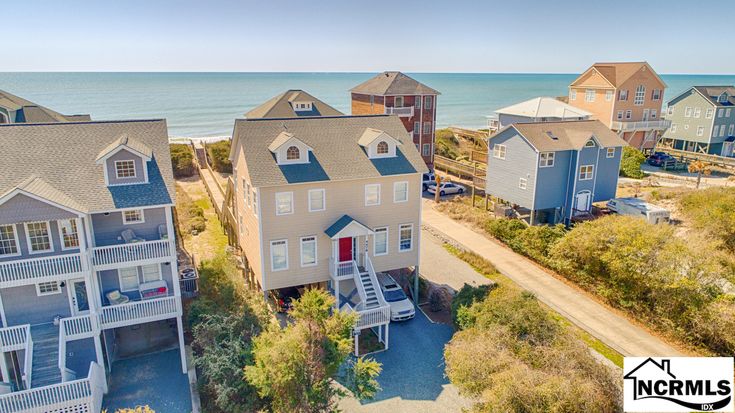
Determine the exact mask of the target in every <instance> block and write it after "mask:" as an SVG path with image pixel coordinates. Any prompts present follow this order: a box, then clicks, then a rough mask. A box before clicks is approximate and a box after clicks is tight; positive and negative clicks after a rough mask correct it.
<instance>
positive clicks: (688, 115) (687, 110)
mask: <svg viewBox="0 0 735 413" xmlns="http://www.w3.org/2000/svg"><path fill="white" fill-rule="evenodd" d="M684 117H685V118H691V117H692V108H691V107H690V106H687V107H685V108H684Z"/></svg>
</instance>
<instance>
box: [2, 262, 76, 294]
mask: <svg viewBox="0 0 735 413" xmlns="http://www.w3.org/2000/svg"><path fill="white" fill-rule="evenodd" d="M86 267H87V265H86V263H85V260H83V259H82V255H81V254H79V253H77V254H65V255H54V256H51V257H41V258H30V259H22V260H15V261H7V262H2V263H0V288H7V287H18V286H21V285H28V284H37V283H40V282H46V281H58V280H61V279H66V278H74V277H75V276H79V277H82V276H83V275H84V273H85V272H86V270H87V268H86Z"/></svg>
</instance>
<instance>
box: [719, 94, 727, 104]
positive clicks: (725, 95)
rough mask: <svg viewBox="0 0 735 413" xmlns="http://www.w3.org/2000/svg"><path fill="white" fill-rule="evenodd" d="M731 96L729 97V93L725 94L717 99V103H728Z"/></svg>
mask: <svg viewBox="0 0 735 413" xmlns="http://www.w3.org/2000/svg"><path fill="white" fill-rule="evenodd" d="M728 98H729V96H727V92H723V93H722V94H721V95H720V97H718V98H717V101H718V102H719V103H727V100H728Z"/></svg>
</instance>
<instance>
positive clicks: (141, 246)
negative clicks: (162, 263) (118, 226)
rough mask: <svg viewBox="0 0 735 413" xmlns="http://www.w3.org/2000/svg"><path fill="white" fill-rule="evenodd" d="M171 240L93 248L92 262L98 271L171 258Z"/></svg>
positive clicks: (172, 249)
mask: <svg viewBox="0 0 735 413" xmlns="http://www.w3.org/2000/svg"><path fill="white" fill-rule="evenodd" d="M171 244H172V242H171V240H157V241H144V242H134V243H130V244H120V245H110V246H106V247H94V248H92V262H93V263H94V266H95V268H96V269H98V270H99V269H101V268H99V267H105V266H112V267H114V266H115V265H117V264H123V263H127V262H133V261H147V260H155V259H160V258H167V257H170V256H171V255H172V253H173V251H174V248H173V247H172V245H171Z"/></svg>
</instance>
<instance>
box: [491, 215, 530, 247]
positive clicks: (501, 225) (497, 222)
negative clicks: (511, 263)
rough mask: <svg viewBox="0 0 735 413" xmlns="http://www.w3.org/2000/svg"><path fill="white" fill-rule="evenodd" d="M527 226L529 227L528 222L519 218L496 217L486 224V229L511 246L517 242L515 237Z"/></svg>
mask: <svg viewBox="0 0 735 413" xmlns="http://www.w3.org/2000/svg"><path fill="white" fill-rule="evenodd" d="M526 228H528V227H527V226H526V224H524V223H523V222H521V221H520V220H517V219H494V220H490V221H488V222H487V224H486V225H485V230H486V231H487V232H488V233H489V234H490V235H492V236H493V237H495V238H497V239H499V240H501V241H503V242H504V243H506V244H508V245H509V246H510V247H511V248H513V244H515V239H516V238H517V237H518V235H519V234H520V233H521V232H523V230H525V229H526ZM514 249H515V248H514Z"/></svg>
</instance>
